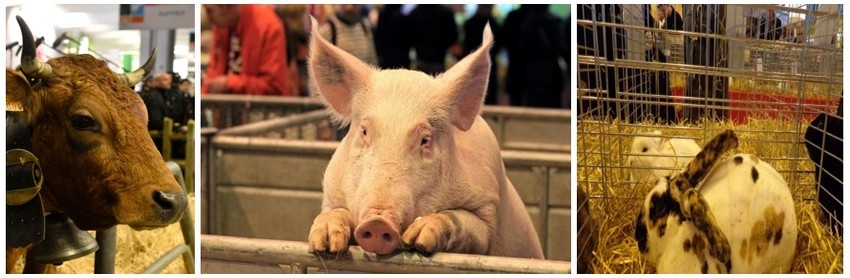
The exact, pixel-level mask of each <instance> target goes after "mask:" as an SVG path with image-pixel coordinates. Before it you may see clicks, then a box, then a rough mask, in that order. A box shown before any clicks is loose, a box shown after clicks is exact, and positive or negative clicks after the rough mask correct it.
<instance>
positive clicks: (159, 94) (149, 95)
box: [139, 71, 195, 130]
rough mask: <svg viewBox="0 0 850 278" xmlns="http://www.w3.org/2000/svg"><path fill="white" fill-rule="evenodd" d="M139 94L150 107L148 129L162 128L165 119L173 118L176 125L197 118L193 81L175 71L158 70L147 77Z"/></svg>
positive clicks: (180, 125) (183, 124) (178, 125)
mask: <svg viewBox="0 0 850 278" xmlns="http://www.w3.org/2000/svg"><path fill="white" fill-rule="evenodd" d="M139 96H141V97H142V101H144V103H145V107H147V108H148V130H162V129H163V123H164V119H165V118H166V117H168V118H171V120H173V121H174V125H175V126H176V127H182V126H185V125H186V124H187V123H188V122H189V120H192V119H194V118H195V116H194V111H195V97H194V94H193V93H192V81H190V80H189V79H181V78H180V74H178V73H175V72H165V71H161V72H157V73H156V74H154V75H151V76H149V77H148V78H147V79H145V82H144V84H143V85H142V89H141V91H139Z"/></svg>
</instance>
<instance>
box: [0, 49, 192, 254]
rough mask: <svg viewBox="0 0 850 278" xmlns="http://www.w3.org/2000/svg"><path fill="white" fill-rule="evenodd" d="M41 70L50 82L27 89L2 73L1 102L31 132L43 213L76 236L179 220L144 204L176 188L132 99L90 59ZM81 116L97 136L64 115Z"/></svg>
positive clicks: (56, 62)
mask: <svg viewBox="0 0 850 278" xmlns="http://www.w3.org/2000/svg"><path fill="white" fill-rule="evenodd" d="M47 63H48V64H50V65H51V66H52V67H53V70H54V73H55V74H56V78H50V79H49V80H42V81H41V82H35V83H34V84H32V85H31V87H30V86H28V85H27V86H23V85H22V84H26V80H25V79H23V76H21V75H19V74H15V73H14V72H11V73H10V71H11V70H10V69H7V73H6V77H7V81H6V82H7V83H6V84H7V103H9V102H16V101H17V102H19V103H21V104H22V106H23V108H24V110H25V111H26V112H27V113H28V115H29V118H30V122H31V124H32V125H33V152H34V154H35V155H36V156H37V157H39V159H40V161H41V165H42V169H43V172H44V185H43V188H42V190H41V193H42V197H43V198H44V206H45V211H46V212H62V213H64V214H65V215H67V216H68V217H69V218H71V219H72V220H73V221H74V222H75V223H76V225H77V226H78V227H80V228H81V229H84V230H95V229H105V228H109V227H111V226H114V225H117V224H128V225H131V226H134V227H159V226H164V225H167V224H170V223H173V222H175V221H176V220H178V219H179V217H180V215H176V216H174V215H166V214H163V213H161V211H159V210H157V204H156V203H155V202H154V200H153V197H152V196H153V194H154V192H155V191H161V192H166V193H177V192H182V189H181V188H180V186H179V185H178V184H177V182H176V180H175V179H174V177H173V176H172V175H171V172H170V171H169V170H168V168H167V167H166V166H165V163H164V162H163V160H162V157H161V156H160V154H159V152H158V151H157V150H156V148H155V146H154V144H153V141H152V140H151V138H150V135H149V134H148V132H147V112H146V109H145V106H144V104H143V102H142V100H141V98H140V97H139V95H138V94H136V93H135V92H133V90H131V89H130V88H129V87H127V86H126V85H125V84H123V83H122V81H121V80H120V79H119V78H117V77H116V75H115V74H114V73H113V72H112V71H110V70H109V68H108V67H107V66H106V64H105V63H104V62H103V61H99V60H97V59H95V58H94V57H92V56H90V55H68V56H64V57H59V58H55V59H52V60H50V61H48V62H47ZM10 78H11V80H10ZM10 84H12V85H11V86H10ZM27 89H28V91H24V92H21V91H19V90H27ZM10 90H11V91H10ZM10 97H11V98H12V99H10ZM14 98H20V99H14ZM81 112H82V113H87V114H90V115H91V116H92V118H93V119H94V120H95V122H96V123H97V126H98V127H99V128H98V130H96V131H79V130H76V129H75V128H74V127H73V126H72V125H71V117H72V115H74V114H75V113H81ZM13 253H14V251H13ZM9 255H10V250H8V249H7V256H9ZM7 258H8V257H7ZM9 263H10V262H9V260H7V271H8V270H9V269H11V268H10V265H9ZM27 269H30V266H29V265H28V266H27ZM35 269H38V268H37V267H35Z"/></svg>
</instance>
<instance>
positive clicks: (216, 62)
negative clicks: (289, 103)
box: [201, 5, 295, 96]
mask: <svg viewBox="0 0 850 278" xmlns="http://www.w3.org/2000/svg"><path fill="white" fill-rule="evenodd" d="M231 31H232V29H230V28H225V27H213V29H212V33H213V43H212V50H211V52H212V53H211V55H212V56H210V62H209V64H208V65H207V75H206V79H207V80H209V79H212V78H214V77H217V76H221V75H227V93H228V94H250V95H284V96H287V95H293V94H294V93H295V92H290V90H289V89H288V86H287V84H286V82H287V80H288V74H287V65H286V35H285V33H284V32H283V23H281V21H280V19H278V17H277V15H275V14H274V12H273V11H272V10H270V9H266V8H263V7H261V6H258V5H243V8H242V14H241V15H240V16H239V22H237V23H236V33H237V34H239V41H240V42H241V44H242V48H241V49H242V53H241V56H242V73H241V74H227V62H228V57H227V55H228V52H229V51H230V32H231ZM202 85H203V83H202ZM208 92H209V90H208V88H207V87H206V86H203V87H202V88H201V93H202V94H206V93H208Z"/></svg>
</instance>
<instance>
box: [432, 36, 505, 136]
mask: <svg viewBox="0 0 850 278" xmlns="http://www.w3.org/2000/svg"><path fill="white" fill-rule="evenodd" d="M492 44H493V34H492V33H491V31H490V24H489V23H488V24H487V26H486V27H484V36H483V40H482V44H481V47H479V48H478V50H475V52H473V53H472V54H470V55H469V56H466V57H465V58H463V59H462V60H460V61H459V62H458V63H457V64H455V65H454V66H452V68H451V69H449V70H448V71H446V73H444V74H443V75H442V76H440V77H439V78H440V79H441V80H443V84H445V85H446V87H445V91H444V92H443V93H444V94H445V96H446V98H447V100H448V102H449V105H448V107H449V109H450V110H449V116H450V117H451V121H452V124H453V125H454V126H456V127H457V128H459V129H460V130H463V131H466V130H469V128H470V127H472V123H473V122H475V118H476V117H477V116H478V112H479V111H480V110H481V104H482V103H483V102H484V95H485V94H486V93H487V83H488V81H489V79H490V47H491V46H492Z"/></svg>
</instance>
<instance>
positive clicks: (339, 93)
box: [309, 18, 374, 124]
mask: <svg viewBox="0 0 850 278" xmlns="http://www.w3.org/2000/svg"><path fill="white" fill-rule="evenodd" d="M317 28H318V23H316V19H315V18H311V28H310V29H311V33H312V35H311V36H310V37H311V39H310V59H309V61H310V62H309V72H310V81H311V83H312V84H313V85H314V86H315V87H314V88H315V89H317V90H316V91H317V92H318V94H319V96H321V98H322V99H323V101H324V102H325V104H326V105H327V106H329V107H331V108H332V109H333V115H334V118H335V120H337V121H339V122H341V123H343V124H347V123H348V122H350V121H351V110H352V108H351V105H352V100H353V97H354V94H355V93H357V92H359V91H363V90H365V89H366V88H368V87H369V86H371V84H370V79H371V76H372V72H373V71H374V70H373V69H372V68H371V67H370V66H368V65H366V64H364V63H363V62H361V61H360V59H357V57H354V56H352V55H351V54H348V53H346V52H345V51H344V50H342V49H340V48H338V47H336V46H334V45H332V44H331V43H329V42H328V41H327V40H325V39H324V38H322V36H321V34H320V33H319V32H318V31H319V30H318V29H317Z"/></svg>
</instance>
